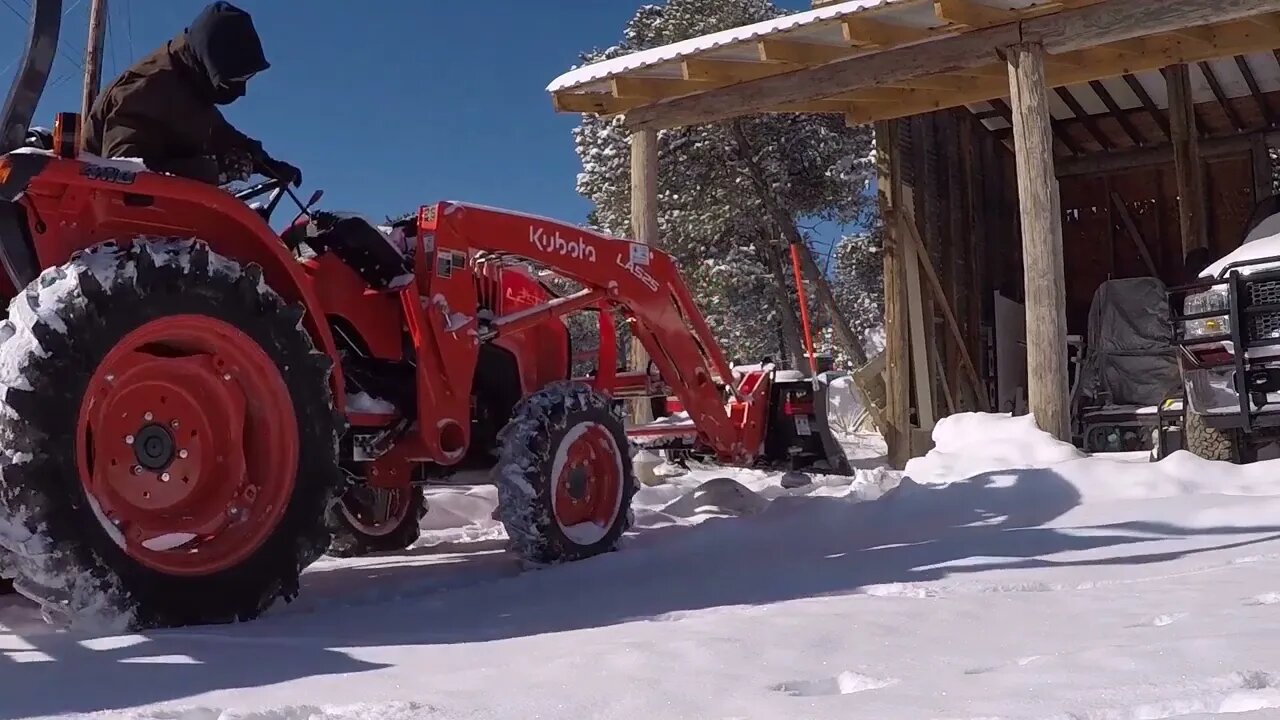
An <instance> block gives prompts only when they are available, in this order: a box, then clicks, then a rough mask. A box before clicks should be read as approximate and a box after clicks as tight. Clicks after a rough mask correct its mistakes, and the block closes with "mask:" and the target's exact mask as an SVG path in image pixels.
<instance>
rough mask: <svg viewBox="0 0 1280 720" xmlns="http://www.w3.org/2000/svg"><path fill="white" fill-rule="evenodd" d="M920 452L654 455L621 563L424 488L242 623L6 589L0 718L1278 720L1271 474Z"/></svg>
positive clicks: (1278, 506)
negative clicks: (811, 468) (541, 563)
mask: <svg viewBox="0 0 1280 720" xmlns="http://www.w3.org/2000/svg"><path fill="white" fill-rule="evenodd" d="M935 440H936V444H937V448H936V449H935V450H934V451H933V452H932V453H931V454H930V455H929V456H928V457H926V458H923V459H919V460H915V461H913V462H912V463H911V465H910V466H909V467H908V469H907V472H906V473H905V476H904V475H903V474H900V473H895V472H891V471H886V470H884V469H882V468H875V467H870V468H866V467H864V469H861V470H859V472H858V475H857V476H856V477H855V478H853V479H852V481H850V478H837V477H816V478H814V480H815V482H814V483H813V484H811V485H809V486H806V487H802V488H796V489H791V490H785V489H783V488H782V487H781V485H780V477H779V476H777V475H770V474H766V473H760V472H746V471H733V472H729V471H725V470H715V469H699V470H695V471H693V472H691V473H687V474H680V475H672V474H671V473H674V472H676V469H674V468H671V467H661V468H659V470H660V471H661V472H663V473H665V474H667V475H669V477H668V478H667V479H668V483H667V484H665V485H659V486H655V487H646V488H644V489H643V490H642V491H641V492H640V495H639V497H638V498H637V520H638V527H637V530H636V532H635V533H634V534H633V535H632V536H631V537H629V538H628V539H627V542H626V544H625V547H624V548H623V549H622V550H621V551H620V552H617V553H613V554H610V555H608V556H604V557H600V558H596V559H593V560H590V561H587V562H582V563H577V564H573V565H568V566H560V567H554V568H550V569H542V570H526V569H524V568H522V567H521V566H520V564H519V563H518V562H517V561H516V560H515V559H514V558H513V557H511V556H510V555H508V554H507V553H506V552H505V551H504V540H503V533H502V530H501V527H500V526H499V525H497V523H495V522H494V521H493V520H491V519H490V518H489V515H490V512H491V511H492V509H493V506H494V502H495V496H494V493H493V492H492V491H491V490H489V489H487V488H477V489H472V490H462V489H460V490H450V491H439V492H434V493H433V494H432V496H431V503H432V507H433V510H432V511H431V513H430V514H428V516H427V518H426V520H425V523H426V525H427V527H428V528H429V531H428V532H427V534H426V537H425V538H424V541H423V543H422V545H421V546H420V547H418V548H415V549H414V550H412V551H411V552H408V553H405V554H403V555H400V556H394V557H377V558H365V559H362V560H356V561H336V560H327V559H326V560H324V561H322V562H320V563H319V564H317V565H316V566H315V567H313V568H312V569H311V570H310V571H309V572H308V573H307V575H306V583H305V585H306V586H305V589H304V594H303V596H302V597H301V598H300V599H299V600H298V601H297V602H295V603H293V604H292V605H287V606H282V607H279V608H276V609H275V610H274V611H273V612H271V613H270V614H269V615H268V616H267V617H265V618H263V619H262V620H259V621H257V622H253V623H249V624H244V625H237V626H223V627H203V628H190V629H185V630H179V631H166V632H155V633H147V634H145V635H130V636H125V637H87V636H81V635H72V634H68V633H66V632H60V631H53V630H52V629H50V628H49V627H48V626H46V625H44V624H43V623H41V622H40V621H39V619H38V618H37V617H35V616H34V615H33V612H32V610H31V609H30V608H29V607H28V606H26V605H23V604H20V603H19V602H17V601H15V600H0V720H3V719H6V718H21V717H28V716H68V715H76V714H79V713H88V712H94V711H102V713H103V714H102V715H101V716H102V717H112V718H115V717H120V718H137V719H147V720H214V719H215V718H226V719H228V720H229V719H231V718H241V719H245V720H248V719H249V718H252V719H254V720H304V719H308V720H309V719H312V718H315V719H317V720H319V719H322V718H323V719H331V720H332V719H342V720H375V719H377V720H400V719H407V718H432V719H434V718H465V719H477V720H480V719H488V718H516V719H519V720H531V719H533V718H557V719H560V718H575V719H576V718H628V719H631V718H786V719H791V718H841V719H847V718H869V719H874V720H895V719H899V718H901V719H905V720H929V719H933V718H936V719H943V718H954V719H957V720H959V719H974V720H976V719H977V718H1007V719H1015V718H1037V719H1039V718H1046V719H1047V718H1055V719H1058V718H1060V719H1063V720H1113V719H1114V720H1130V719H1133V720H1138V719H1149V718H1213V717H1218V716H1219V715H1220V714H1226V713H1233V714H1232V715H1229V717H1233V718H1234V717H1240V718H1248V719H1252V718H1264V717H1280V464H1276V463H1277V462H1280V461H1269V462H1264V463H1258V464H1255V465H1253V466H1249V467H1243V468H1241V467H1235V466H1229V465H1223V464H1215V463H1208V462H1204V461H1201V460H1199V459H1197V458H1194V457H1191V456H1189V455H1187V454H1185V453H1179V454H1176V455H1173V456H1171V457H1169V458H1167V459H1165V460H1163V461H1161V462H1159V463H1156V464H1149V463H1146V462H1144V461H1143V458H1141V457H1137V456H1124V457H1122V458H1120V459H1104V458H1100V457H1093V458H1086V457H1082V456H1081V455H1080V454H1079V453H1077V452H1075V451H1074V449H1072V448H1070V447H1067V446H1063V445H1060V444H1058V443H1056V442H1055V441H1053V440H1052V439H1050V438H1048V437H1046V436H1044V435H1042V434H1040V433H1038V432H1036V431H1035V430H1034V429H1033V428H1032V427H1031V426H1030V425H1029V419H1027V418H1005V417H996V416H978V415H962V416H957V417H955V418H951V419H948V420H946V421H944V422H943V423H942V424H941V425H940V426H939V428H938V430H937V432H936V433H935ZM855 444H856V443H855ZM862 450H863V452H862V454H863V455H864V456H865V457H864V460H871V459H873V458H874V457H875V456H876V455H877V452H878V450H877V449H876V448H874V447H863V448H862ZM874 464H875V463H874V462H869V461H868V462H862V463H860V465H863V466H869V465H874Z"/></svg>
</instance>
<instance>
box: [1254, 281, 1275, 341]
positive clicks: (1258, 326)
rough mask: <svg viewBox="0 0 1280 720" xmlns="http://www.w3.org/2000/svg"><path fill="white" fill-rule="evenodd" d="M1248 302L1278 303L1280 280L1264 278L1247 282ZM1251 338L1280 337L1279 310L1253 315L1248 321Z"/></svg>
mask: <svg viewBox="0 0 1280 720" xmlns="http://www.w3.org/2000/svg"><path fill="white" fill-rule="evenodd" d="M1248 285H1249V304H1250V305H1251V306H1255V307H1256V306H1258V305H1277V304H1280V280H1264V281H1262V282H1252V283H1249V284H1248ZM1249 334H1250V339H1251V340H1275V339H1280V312H1269V313H1261V314H1258V315H1254V316H1253V317H1252V318H1250V321H1249Z"/></svg>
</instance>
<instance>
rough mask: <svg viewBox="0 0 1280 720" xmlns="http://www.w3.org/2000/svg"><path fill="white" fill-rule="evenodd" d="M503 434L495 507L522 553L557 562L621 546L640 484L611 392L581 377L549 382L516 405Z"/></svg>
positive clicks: (540, 560) (533, 558)
mask: <svg viewBox="0 0 1280 720" xmlns="http://www.w3.org/2000/svg"><path fill="white" fill-rule="evenodd" d="M498 440H499V443H500V445H501V457H500V458H499V460H498V464H497V465H496V466H495V467H494V471H493V472H494V483H495V484H496V485H497V487H498V501H499V504H498V513H499V515H500V517H501V519H502V523H503V525H504V526H506V529H507V535H508V536H509V537H510V539H511V540H512V542H513V544H514V546H515V548H516V550H517V551H518V552H519V553H520V554H521V555H522V556H523V557H524V558H525V559H527V560H529V561H530V562H533V563H537V564H552V563H559V562H566V561H572V560H580V559H583V558H587V557H591V556H593V555H599V554H601V553H605V552H609V551H611V550H613V549H614V548H616V547H617V545H618V541H619V540H620V539H621V538H622V534H623V533H624V532H626V530H627V528H628V527H630V526H631V522H632V512H631V499H632V496H634V495H635V492H636V487H637V486H636V478H635V473H634V472H633V471H632V467H631V455H630V453H629V452H628V451H627V448H628V445H627V438H626V434H625V432H624V428H623V424H622V418H621V417H620V416H619V414H618V413H617V411H616V410H615V408H614V407H613V404H612V403H611V402H610V400H609V399H608V398H606V397H605V396H603V395H601V394H599V393H596V392H594V391H593V390H592V389H591V388H589V387H588V386H586V385H583V384H581V383H575V382H559V383H555V384H552V385H550V386H548V387H546V388H544V389H542V390H539V391H538V392H536V393H534V394H532V395H530V396H529V397H527V398H525V399H524V400H522V401H521V402H520V404H519V405H517V406H516V409H515V413H514V415H513V417H512V419H511V422H510V423H508V424H507V426H506V427H505V428H504V429H503V430H502V433H501V434H500V435H499V438H498Z"/></svg>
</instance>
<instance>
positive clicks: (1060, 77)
mask: <svg viewBox="0 0 1280 720" xmlns="http://www.w3.org/2000/svg"><path fill="white" fill-rule="evenodd" d="M1223 1H1224V2H1226V1H1229V0H1223ZM1232 27H1233V28H1237V27H1238V26H1236V25H1232ZM1215 32H1217V33H1219V38H1220V39H1219V43H1218V46H1217V47H1216V48H1215V49H1208V48H1198V46H1194V47H1193V46H1191V45H1189V44H1186V43H1184V42H1182V41H1180V40H1178V39H1177V38H1165V39H1164V40H1163V42H1160V43H1154V42H1153V44H1152V46H1151V47H1152V51H1151V52H1150V53H1149V54H1147V55H1144V56H1141V57H1133V58H1126V59H1125V60H1124V61H1123V62H1121V63H1115V62H1105V63H1099V64H1083V65H1079V66H1074V67H1073V66H1070V65H1066V64H1064V65H1057V66H1053V67H1050V68H1049V69H1048V72H1047V74H1048V78H1049V82H1050V84H1052V85H1053V86H1054V87H1062V86H1065V85H1075V84H1078V83H1087V82H1089V81H1090V80H1100V79H1104V78H1108V77H1115V76H1117V75H1123V74H1126V73H1128V74H1132V73H1136V72H1142V71H1145V70H1158V69H1160V68H1162V67H1165V66H1168V65H1174V64H1178V63H1184V62H1192V63H1194V62H1199V61H1202V60H1207V59H1211V58H1215V57H1220V56H1224V55H1225V56H1232V55H1247V54H1250V53H1254V52H1270V51H1271V49H1272V48H1276V47H1280V32H1274V33H1264V32H1262V31H1261V30H1259V29H1257V28H1256V27H1255V29H1254V30H1252V31H1249V32H1239V34H1236V35H1231V34H1229V33H1228V32H1226V31H1221V30H1218V29H1216V28H1215ZM1232 32H1238V31H1237V30H1233V31H1232ZM1197 48H1198V49H1197ZM1086 52H1087V51H1086ZM1005 93H1007V88H1006V87H1004V85H1002V84H1001V83H1000V82H999V81H996V80H994V79H993V80H990V81H985V82H983V83H980V84H979V85H976V86H974V87H972V88H961V89H957V90H956V91H954V92H941V93H935V94H934V95H933V96H931V97H928V98H922V99H921V100H919V101H918V102H912V103H903V104H901V105H898V106H894V107H893V108H884V107H874V108H873V107H867V108H860V109H859V110H858V111H857V112H855V113H852V114H851V115H850V116H849V117H848V121H849V122H850V123H853V124H856V125H860V124H863V123H867V122H871V121H873V120H890V119H893V118H897V117H907V116H910V115H916V114H919V113H924V112H932V111H934V110H941V109H945V108H948V107H956V106H959V105H968V104H970V103H975V102H981V101H983V100H989V99H991V98H993V97H1002V96H1003V95H1004V94H1005ZM1227 107H1230V105H1228V106H1227ZM886 111H891V112H892V113H893V114H892V115H890V116H885V115H884V114H883V113H884V112H886Z"/></svg>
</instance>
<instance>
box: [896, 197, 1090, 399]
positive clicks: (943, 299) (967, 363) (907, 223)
mask: <svg viewBox="0 0 1280 720" xmlns="http://www.w3.org/2000/svg"><path fill="white" fill-rule="evenodd" d="M898 221H899V222H900V223H901V224H902V225H903V226H904V228H905V229H906V234H907V238H908V240H909V241H910V242H911V245H912V249H913V250H914V254H915V255H916V257H918V258H920V266H921V267H922V268H923V269H924V274H925V278H926V279H927V280H928V281H929V292H930V293H932V295H933V300H934V302H936V303H937V304H938V307H940V308H942V315H943V317H944V318H945V319H946V321H947V327H948V328H949V329H950V330H951V334H952V335H953V336H954V337H955V339H956V345H957V346H958V347H959V351H960V363H961V365H963V367H964V370H965V373H966V375H967V377H968V380H969V384H970V386H971V387H972V388H973V393H974V396H975V397H976V398H977V399H978V402H980V403H982V405H983V410H984V411H985V410H987V408H986V407H985V406H986V397H987V394H986V390H985V389H983V387H982V380H981V379H980V378H979V377H978V369H977V368H976V367H974V364H973V359H972V358H970V357H969V351H968V350H967V349H966V348H965V337H964V333H963V332H961V331H960V323H959V321H957V320H956V314H955V312H954V311H952V309H951V301H950V299H949V298H948V297H947V293H946V291H945V290H944V289H943V288H942V281H941V280H940V279H938V271H937V270H936V269H934V267H933V263H932V262H931V261H930V260H929V251H928V250H927V249H925V246H924V239H923V238H921V237H920V230H919V229H918V228H917V227H916V224H915V221H914V220H912V219H911V218H910V217H907V216H906V215H898ZM1064 348H1065V346H1064ZM944 377H945V373H944Z"/></svg>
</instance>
